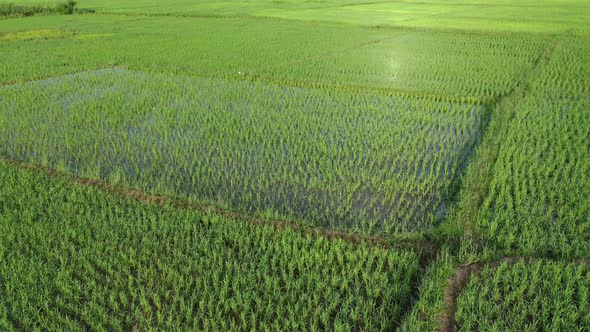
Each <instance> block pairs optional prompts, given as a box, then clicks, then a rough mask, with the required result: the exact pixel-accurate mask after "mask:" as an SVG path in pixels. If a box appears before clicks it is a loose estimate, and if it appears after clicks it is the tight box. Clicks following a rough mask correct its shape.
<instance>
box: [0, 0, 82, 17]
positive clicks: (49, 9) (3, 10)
mask: <svg viewBox="0 0 590 332" xmlns="http://www.w3.org/2000/svg"><path fill="white" fill-rule="evenodd" d="M76 4H77V3H76V2H75V1H73V0H68V1H66V2H63V3H59V4H56V5H40V4H30V5H29V4H14V3H0V17H3V16H33V15H39V14H44V15H50V14H62V15H71V14H73V13H74V12H76V11H77V8H76Z"/></svg>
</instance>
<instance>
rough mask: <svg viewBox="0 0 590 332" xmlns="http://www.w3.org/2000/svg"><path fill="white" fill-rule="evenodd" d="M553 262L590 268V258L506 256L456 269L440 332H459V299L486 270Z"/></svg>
mask: <svg viewBox="0 0 590 332" xmlns="http://www.w3.org/2000/svg"><path fill="white" fill-rule="evenodd" d="M543 260H546V261H551V262H562V263H566V264H582V265H588V266H590V257H585V258H577V259H571V260H563V259H559V258H551V257H532V256H506V257H502V258H500V259H498V260H495V261H489V262H475V263H470V264H467V265H460V266H457V267H455V269H454V271H453V274H452V275H451V277H450V278H449V279H448V282H447V286H446V287H445V290H444V293H443V294H444V295H443V302H444V308H443V311H442V312H441V313H440V314H439V316H438V328H437V331H438V332H455V331H457V321H456V319H455V315H456V313H457V299H458V298H459V296H460V295H461V294H462V293H463V291H464V290H465V287H467V284H468V283H469V281H470V280H471V279H472V278H474V277H477V276H479V275H480V274H481V272H482V271H483V270H484V269H486V268H491V269H497V268H498V267H500V266H501V265H503V264H509V265H513V264H516V263H518V262H523V263H525V264H529V263H531V262H533V261H543Z"/></svg>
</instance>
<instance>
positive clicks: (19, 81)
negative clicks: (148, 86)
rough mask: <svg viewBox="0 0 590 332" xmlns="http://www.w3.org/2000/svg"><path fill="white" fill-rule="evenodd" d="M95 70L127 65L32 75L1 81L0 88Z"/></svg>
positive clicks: (116, 68)
mask: <svg viewBox="0 0 590 332" xmlns="http://www.w3.org/2000/svg"><path fill="white" fill-rule="evenodd" d="M97 70H127V67H125V66H119V65H113V66H104V67H94V68H88V69H84V70H73V71H69V72H65V73H60V74H55V73H54V74H49V75H46V76H39V77H34V78H31V79H25V80H12V81H6V82H2V83H0V88H3V87H8V86H11V85H17V84H28V83H36V82H42V81H45V80H50V79H54V78H60V77H64V76H71V75H78V74H84V73H90V72H93V71H97Z"/></svg>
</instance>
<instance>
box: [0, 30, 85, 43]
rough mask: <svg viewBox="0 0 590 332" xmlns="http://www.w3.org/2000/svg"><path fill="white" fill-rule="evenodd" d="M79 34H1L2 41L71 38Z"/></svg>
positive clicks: (58, 31)
mask: <svg viewBox="0 0 590 332" xmlns="http://www.w3.org/2000/svg"><path fill="white" fill-rule="evenodd" d="M76 35H78V32H76V31H71V30H62V29H38V30H27V31H17V32H10V33H4V34H0V41H17V40H34V39H54V38H71V37H74V36H76Z"/></svg>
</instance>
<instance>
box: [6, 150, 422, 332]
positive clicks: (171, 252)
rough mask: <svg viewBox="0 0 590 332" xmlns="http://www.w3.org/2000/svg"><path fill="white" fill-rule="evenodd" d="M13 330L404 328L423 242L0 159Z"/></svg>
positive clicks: (9, 321) (8, 302) (8, 309)
mask: <svg viewBox="0 0 590 332" xmlns="http://www.w3.org/2000/svg"><path fill="white" fill-rule="evenodd" d="M0 188H2V190H0V202H2V204H0V294H1V296H0V330H2V331H14V330H17V331H21V330H22V331H34V330H39V329H44V330H50V331H61V330H67V331H80V330H98V331H131V330H139V331H147V330H161V331H178V330H185V329H187V328H188V329H190V330H198V331H201V330H205V331H206V330H210V331H234V330H240V331H250V330H253V331H267V330H283V329H284V328H285V327H288V329H289V330H293V331H304V330H313V329H314V328H316V329H317V330H342V329H347V328H348V329H359V330H367V331H391V330H393V329H394V328H395V326H396V325H397V323H398V322H399V321H400V320H401V319H402V315H403V312H404V307H405V306H406V304H407V303H408V302H409V299H410V292H411V290H412V287H411V280H412V279H413V278H415V276H416V273H418V271H419V267H418V257H417V256H416V255H415V254H413V253H410V252H402V251H396V250H389V249H382V248H376V247H372V248H369V247H366V246H358V245H352V244H348V243H344V242H342V241H329V240H327V239H326V238H323V237H319V238H310V237H308V236H304V235H303V234H301V233H299V232H295V231H290V230H283V231H277V230H276V229H275V228H273V227H272V226H262V225H253V224H250V223H248V222H245V221H243V220H233V219H228V218H224V217H220V216H218V215H214V214H201V213H199V212H197V211H188V210H176V209H171V208H160V207H156V206H152V205H149V204H143V203H138V202H134V201H129V200H124V199H119V198H117V197H114V196H112V195H109V194H106V193H104V192H102V191H100V190H97V189H95V188H92V187H84V186H80V185H76V184H72V183H68V182H66V181H62V180H57V179H49V178H47V177H45V176H43V175H40V174H39V173H38V172H35V171H30V170H24V169H22V168H17V167H12V166H8V165H6V164H5V163H3V162H0Z"/></svg>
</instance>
